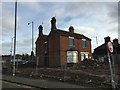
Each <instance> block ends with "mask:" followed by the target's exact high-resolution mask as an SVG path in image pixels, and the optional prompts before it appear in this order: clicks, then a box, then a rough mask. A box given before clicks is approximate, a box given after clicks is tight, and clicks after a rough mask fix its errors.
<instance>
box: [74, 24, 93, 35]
mask: <svg viewBox="0 0 120 90" xmlns="http://www.w3.org/2000/svg"><path fill="white" fill-rule="evenodd" d="M75 32H76V33H80V34H87V35H92V34H94V33H95V29H94V28H92V27H86V26H80V27H76V28H75Z"/></svg>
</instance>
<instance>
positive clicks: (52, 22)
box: [51, 17, 56, 31]
mask: <svg viewBox="0 0 120 90" xmlns="http://www.w3.org/2000/svg"><path fill="white" fill-rule="evenodd" d="M51 30H52V31H55V30H56V19H55V17H52V20H51Z"/></svg>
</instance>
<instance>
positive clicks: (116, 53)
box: [93, 36, 120, 63]
mask: <svg viewBox="0 0 120 90" xmlns="http://www.w3.org/2000/svg"><path fill="white" fill-rule="evenodd" d="M104 39H105V43H104V44H102V45H100V46H98V47H97V48H95V49H94V52H93V57H94V58H95V59H97V60H99V61H101V62H105V63H108V54H107V44H108V42H110V41H111V40H110V37H109V36H108V37H105V38H104ZM112 43H113V53H112V54H111V56H112V59H113V60H114V61H115V63H120V44H119V43H118V39H114V40H113V42H112Z"/></svg>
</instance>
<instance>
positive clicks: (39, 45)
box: [36, 36, 45, 66]
mask: <svg viewBox="0 0 120 90" xmlns="http://www.w3.org/2000/svg"><path fill="white" fill-rule="evenodd" d="M44 42H45V38H44V37H43V36H41V37H39V39H38V40H37V42H36V55H37V58H38V63H39V66H44V52H45V49H44Z"/></svg>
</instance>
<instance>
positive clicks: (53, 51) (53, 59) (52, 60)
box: [48, 31, 60, 67]
mask: <svg viewBox="0 0 120 90" xmlns="http://www.w3.org/2000/svg"><path fill="white" fill-rule="evenodd" d="M59 38H60V37H59V35H58V34H56V33H55V31H54V32H53V33H51V35H50V36H49V38H48V40H49V66H50V67H52V66H60V52H59V51H60V39H59Z"/></svg>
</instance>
